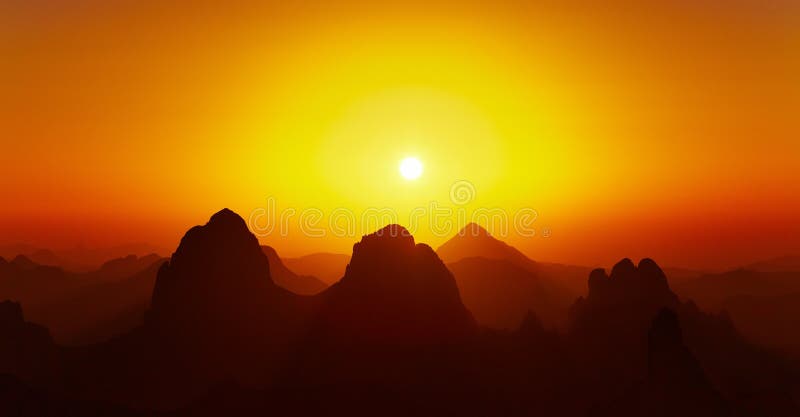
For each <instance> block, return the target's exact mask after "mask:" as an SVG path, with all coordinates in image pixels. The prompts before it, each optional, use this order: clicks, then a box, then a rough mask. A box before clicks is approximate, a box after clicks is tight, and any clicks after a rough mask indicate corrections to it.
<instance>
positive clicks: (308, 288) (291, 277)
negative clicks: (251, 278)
mask: <svg viewBox="0 0 800 417" xmlns="http://www.w3.org/2000/svg"><path fill="white" fill-rule="evenodd" d="M261 250H262V251H263V252H264V254H265V255H267V259H268V260H269V272H270V276H271V277H272V280H273V281H274V282H275V283H276V284H278V285H279V286H281V287H283V288H285V289H287V290H289V291H291V292H293V293H295V294H303V295H313V294H317V293H319V292H320V291H322V290H324V289H325V288H328V286H327V285H326V284H325V283H324V282H322V281H320V280H319V279H318V278H317V277H313V276H310V275H297V274H295V273H294V272H292V271H290V270H289V268H287V267H286V266H285V265H284V264H283V262H282V261H281V258H280V257H279V256H278V252H276V251H275V249H273V248H272V247H270V246H261Z"/></svg>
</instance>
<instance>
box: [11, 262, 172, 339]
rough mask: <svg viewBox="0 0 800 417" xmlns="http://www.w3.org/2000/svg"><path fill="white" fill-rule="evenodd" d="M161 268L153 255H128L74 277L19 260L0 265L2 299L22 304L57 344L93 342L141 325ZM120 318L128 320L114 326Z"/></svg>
mask: <svg viewBox="0 0 800 417" xmlns="http://www.w3.org/2000/svg"><path fill="white" fill-rule="evenodd" d="M163 262H164V259H163V258H160V257H158V256H157V255H148V256H143V257H136V256H134V255H130V256H127V257H124V258H119V259H114V260H111V261H108V262H107V263H105V264H104V265H103V266H101V267H100V268H99V269H97V270H94V271H90V272H85V273H74V272H68V271H65V270H63V269H61V268H60V267H54V266H42V265H39V264H37V263H35V262H33V261H31V260H30V259H28V258H27V257H24V256H21V255H20V256H17V257H16V258H14V260H13V261H12V262H7V263H0V299H11V300H15V301H18V302H20V303H21V304H22V305H24V306H25V311H26V314H27V316H28V318H30V319H31V320H32V321H34V322H36V323H40V324H44V325H46V326H47V327H48V328H49V329H50V331H51V332H52V334H53V337H54V338H55V340H56V341H58V342H60V343H64V344H81V343H89V342H97V341H100V340H104V339H106V338H109V337H111V336H113V335H114V334H118V333H122V332H125V331H128V330H130V329H132V328H133V327H135V326H136V325H139V324H141V322H142V315H143V313H144V311H145V309H146V308H147V306H148V305H149V303H150V296H151V295H152V292H153V285H154V282H155V277H156V272H157V271H158V268H159V267H160V265H161V264H162V263H163ZM123 314H129V316H130V319H128V320H127V321H116V320H118V317H119V316H120V315H123ZM115 321H116V323H117V324H116V325H114V324H112V323H115Z"/></svg>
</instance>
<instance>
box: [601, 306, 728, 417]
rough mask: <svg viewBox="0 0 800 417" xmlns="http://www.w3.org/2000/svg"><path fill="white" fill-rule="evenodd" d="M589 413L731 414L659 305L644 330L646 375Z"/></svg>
mask: <svg viewBox="0 0 800 417" xmlns="http://www.w3.org/2000/svg"><path fill="white" fill-rule="evenodd" d="M590 415H592V416H595V417H597V416H615V417H617V416H620V417H624V416H631V417H632V416H663V417H672V416H694V417H715V416H717V417H728V416H734V415H735V414H734V412H733V409H732V407H731V406H730V404H728V403H727V401H725V399H724V398H723V397H722V395H720V393H719V392H717V391H716V389H715V388H714V387H713V384H712V383H711V381H710V380H709V379H708V378H707V377H706V375H705V372H704V371H703V368H702V367H701V365H700V363H699V362H698V361H697V359H696V358H695V357H694V355H693V354H692V352H691V351H690V350H689V349H688V348H687V347H686V345H685V344H684V342H683V335H682V332H681V327H680V323H679V319H678V316H677V314H675V312H674V311H672V310H670V309H667V308H663V309H661V310H660V311H659V312H658V314H657V315H656V316H655V318H654V319H653V321H652V324H651V326H650V328H649V330H648V333H647V376H646V378H645V379H644V380H643V381H642V382H640V383H638V384H636V385H635V386H633V387H632V388H631V389H630V390H629V391H628V392H626V393H624V394H623V395H621V396H620V397H617V398H615V399H613V400H611V401H610V402H609V403H608V404H605V405H603V406H601V407H598V408H597V409H595V410H594V411H593V412H592V413H590Z"/></svg>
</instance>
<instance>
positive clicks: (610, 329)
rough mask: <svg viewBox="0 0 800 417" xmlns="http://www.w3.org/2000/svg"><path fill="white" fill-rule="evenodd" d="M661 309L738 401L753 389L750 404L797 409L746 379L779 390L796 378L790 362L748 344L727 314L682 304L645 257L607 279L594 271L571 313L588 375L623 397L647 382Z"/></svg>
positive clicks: (618, 266) (709, 372)
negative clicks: (673, 316)
mask: <svg viewBox="0 0 800 417" xmlns="http://www.w3.org/2000/svg"><path fill="white" fill-rule="evenodd" d="M663 308H668V309H670V310H672V311H674V312H675V313H676V314H677V317H678V318H679V321H680V323H681V324H682V328H683V336H684V338H685V339H684V340H685V343H686V346H687V347H688V348H689V349H690V350H691V351H692V352H693V354H694V355H695V356H696V357H697V360H698V361H699V362H700V364H701V366H702V368H703V369H704V371H705V372H706V373H707V375H708V377H709V379H710V380H712V381H713V382H714V385H715V387H716V388H717V389H718V390H719V391H720V392H721V394H722V395H727V396H734V397H736V396H739V395H740V393H741V392H749V393H750V395H752V396H753V397H752V398H750V399H749V401H752V402H753V403H759V404H760V405H759V406H765V405H767V404H770V403H775V402H776V401H780V402H781V406H780V407H781V408H783V409H787V408H786V407H788V408H789V409H791V408H792V407H793V406H788V405H787V404H789V403H791V401H792V400H791V399H790V398H789V397H788V394H787V393H786V392H784V393H783V394H781V396H777V397H775V396H773V397H770V398H766V397H764V398H758V396H759V395H764V392H765V391H769V390H772V389H773V388H769V389H766V388H764V387H763V386H762V387H761V388H754V387H753V386H752V385H751V384H750V382H745V381H755V380H758V381H760V382H759V383H760V384H764V386H769V387H774V386H776V385H780V384H782V382H780V381H784V380H786V379H791V378H793V377H792V376H791V375H790V374H791V372H792V371H787V369H782V368H783V367H785V366H786V364H785V363H784V362H782V361H781V360H778V359H777V358H776V357H774V356H772V355H770V354H768V353H766V352H764V351H762V350H760V349H758V348H756V347H754V346H752V345H751V344H749V343H747V342H746V341H745V340H744V339H743V338H742V337H741V335H740V334H739V333H738V332H737V331H736V329H735V328H734V326H733V324H732V323H731V321H730V319H729V318H728V317H727V316H725V315H713V314H707V313H704V312H702V311H700V310H699V309H698V308H697V306H696V305H695V304H694V303H693V302H691V301H688V302H681V301H680V300H679V299H678V297H677V296H676V295H675V293H673V292H672V290H671V289H670V288H669V284H668V282H667V279H666V276H665V275H664V273H663V271H662V270H661V269H660V268H659V267H658V265H657V264H656V263H655V262H653V261H652V260H650V259H643V260H641V261H640V262H639V265H638V266H636V265H634V264H633V262H631V261H630V260H629V259H623V260H622V261H620V262H619V263H617V264H616V265H615V266H614V267H613V268H612V271H611V274H609V275H606V273H605V271H604V270H602V269H597V270H595V271H593V272H592V274H591V275H590V277H589V293H588V296H587V297H586V298H583V297H581V298H579V299H578V300H577V301H576V302H575V304H574V306H573V307H572V310H571V313H570V314H571V319H570V331H569V338H570V339H571V340H570V345H571V346H572V348H573V349H576V351H575V356H576V359H577V360H578V361H579V363H581V366H582V367H584V368H585V369H586V370H587V372H588V373H589V374H590V375H593V376H591V377H590V378H593V379H598V380H603V381H606V383H610V387H615V389H612V392H611V393H609V395H611V396H618V395H622V394H623V393H624V392H626V390H628V389H630V387H631V386H632V384H635V383H636V381H640V380H643V379H645V378H646V376H647V372H648V354H647V352H648V337H647V335H648V331H649V329H650V326H651V325H652V320H653V318H655V317H656V316H657V315H658V314H659V312H660V311H661V310H662V309H663ZM581 347H589V348H588V349H586V348H581ZM755 363H758V364H759V365H758V366H755V365H754V364H755ZM761 390H765V391H761ZM739 398H741V397H739ZM737 405H738V406H740V407H743V406H744V404H742V403H740V404H737Z"/></svg>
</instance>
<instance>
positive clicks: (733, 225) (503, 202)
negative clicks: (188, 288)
mask: <svg viewBox="0 0 800 417" xmlns="http://www.w3.org/2000/svg"><path fill="white" fill-rule="evenodd" d="M285 3H287V2H276V3H275V4H270V3H268V2H254V3H252V4H249V3H247V2H242V3H240V4H237V5H236V6H221V5H219V4H218V5H207V4H204V3H203V2H180V1H160V2H148V1H137V2H134V1H116V2H107V1H74V2H61V1H42V0H39V1H24V2H23V1H10V2H3V4H2V5H0V54H2V59H0V75H1V76H0V141H1V142H0V149H1V150H2V152H0V187H2V190H3V194H4V196H5V197H4V198H3V203H2V204H0V243H18V242H26V243H30V244H34V245H38V246H44V247H51V248H59V247H69V246H73V245H76V244H82V245H87V246H104V245H115V244H120V243H129V242H148V243H152V244H155V245H158V246H162V247H165V248H174V247H176V245H177V243H178V241H179V239H180V237H181V236H182V235H183V233H184V232H185V231H186V230H187V229H188V228H189V227H191V226H193V225H195V224H202V223H204V222H205V221H207V219H208V217H209V216H210V215H211V214H212V213H214V212H215V211H217V210H219V209H221V208H223V207H229V208H231V209H233V210H234V211H236V212H238V213H239V214H241V215H242V216H243V217H244V218H245V219H246V220H247V221H248V222H249V223H250V225H251V227H252V228H253V229H254V230H255V231H257V232H258V233H259V237H260V240H261V241H262V242H263V243H265V244H270V245H273V246H275V247H276V248H277V249H278V251H279V253H281V254H282V255H285V256H297V255H302V254H306V253H311V252H317V251H332V252H342V253H349V252H350V249H351V246H352V244H353V243H354V242H355V241H357V240H358V238H359V236H360V235H361V234H363V233H367V232H369V231H371V230H374V229H376V228H377V227H378V226H377V223H380V218H379V219H377V220H375V221H374V222H372V223H375V224H372V223H371V222H370V221H363V220H364V219H367V217H365V216H367V215H370V216H371V215H372V214H373V213H375V212H380V213H385V210H384V209H389V210H390V211H391V212H392V213H394V215H395V217H396V221H398V222H400V223H401V224H405V225H409V224H411V226H413V227H412V229H413V230H412V231H413V232H414V233H415V236H416V237H417V240H418V241H422V242H426V243H429V244H431V245H432V246H434V247H436V246H438V245H440V244H441V243H443V242H444V241H445V240H446V239H447V237H449V235H451V234H452V233H453V232H454V231H455V230H454V229H450V228H442V227H439V226H436V224H438V223H437V222H439V221H440V220H441V219H438V220H432V219H431V217H430V213H431V212H433V211H435V210H432V209H431V208H432V207H436V208H442V209H444V210H447V212H446V213H447V215H445V216H444V222H445V223H448V222H449V223H448V224H451V225H452V226H453V227H457V226H458V225H460V224H461V223H463V221H464V220H467V221H468V220H470V219H477V221H478V222H479V223H486V224H485V225H486V226H487V227H490V226H492V225H493V224H496V223H502V221H500V220H497V219H498V217H491V219H492V220H491V221H484V220H485V219H486V218H484V217H480V216H477V217H476V215H475V214H476V213H484V214H485V213H487V212H488V213H494V214H493V215H494V216H501V217H502V216H505V218H507V219H509V224H512V223H514V219H515V216H516V217H519V216H518V215H519V214H520V213H523V214H527V215H530V214H532V213H535V215H533V216H527V217H528V218H529V219H532V220H531V221H530V222H528V223H526V225H525V228H524V229H525V230H524V232H522V231H520V230H519V227H513V225H512V226H510V227H508V230H507V232H503V229H502V227H496V228H492V227H490V231H491V232H493V233H494V234H495V235H498V237H501V238H502V239H504V240H506V241H508V242H509V243H511V244H513V245H515V246H517V247H518V248H520V249H521V250H522V251H523V252H525V253H526V254H528V255H529V256H530V257H531V258H533V259H536V260H543V261H557V262H567V263H575V264H584V265H610V264H612V263H613V262H615V261H616V260H618V259H620V258H622V257H631V258H634V259H638V258H641V257H652V258H654V259H655V260H656V261H658V262H659V263H661V264H667V265H674V266H683V267H692V268H724V267H728V266H733V265H741V264H745V263H747V262H750V261H753V260H757V259H762V258H769V257H773V256H779V255H783V254H788V253H800V215H798V214H797V213H798V212H800V169H798V168H799V167H800V4H798V3H797V2H790V1H773V2H762V1H749V0H739V1H726V2H722V1H672V2H622V1H619V2H610V3H606V4H604V5H602V6H600V5H597V4H595V3H596V2H578V1H567V2H555V1H553V2H550V1H543V2H535V3H536V4H530V3H534V2H524V3H523V2H520V3H513V2H508V3H503V2H491V3H492V4H491V5H489V4H481V2H476V3H471V2H450V3H437V4H434V2H427V1H426V2H406V3H403V4H402V5H400V4H393V5H376V4H369V5H366V4H363V3H356V2H350V3H341V2H319V3H315V2H303V3H302V4H301V3H295V2H291V3H292V4H288V5H287V4H285ZM484 3H486V2H484ZM766 3H768V4H766ZM411 156H413V157H416V158H418V159H419V160H420V161H421V162H422V164H423V166H424V172H423V174H422V176H421V177H420V178H418V179H416V180H413V181H409V180H406V179H404V178H403V177H402V176H400V175H399V173H398V164H399V161H400V160H402V159H403V158H406V157H411ZM454 187H460V188H461V191H464V190H466V192H467V194H466V197H465V198H466V199H465V200H459V199H458V198H454V197H458V195H460V194H458V195H457V193H456V194H454V193H455V191H454ZM461 191H459V192H461ZM271 207H273V208H274V210H272V211H274V213H276V214H275V215H274V216H271V215H269V213H271ZM381 210H384V211H381ZM423 212H424V213H423ZM365 213H367V214H365ZM420 213H423V214H421V215H420ZM498 213H502V214H498ZM281 214H283V216H284V218H283V220H281V219H282V218H281ZM412 218H414V219H417V221H418V224H417V223H414V221H412V220H411V219H412ZM314 219H317V220H314ZM331 219H336V221H334V222H333V223H331V222H332V220H331ZM348 219H353V223H355V226H354V227H353V229H354V230H353V231H349V230H348V233H341V231H342V230H346V229H348V228H347V227H343V226H342V222H344V224H345V225H346V224H349V223H347V222H350V221H351V220H348ZM337 222H338V223H337ZM283 224H285V225H286V227H285V228H282V227H274V228H273V229H272V230H271V229H270V227H268V226H269V225H278V226H280V225H283ZM280 229H285V230H280ZM334 229H335V230H334ZM339 229H342V230H339ZM270 230H271V231H272V233H267V232H269V231H270ZM320 230H322V232H320ZM531 231H533V233H532V234H533V235H532V236H531V233H530V232H531ZM320 233H322V236H318V235H320Z"/></svg>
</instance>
